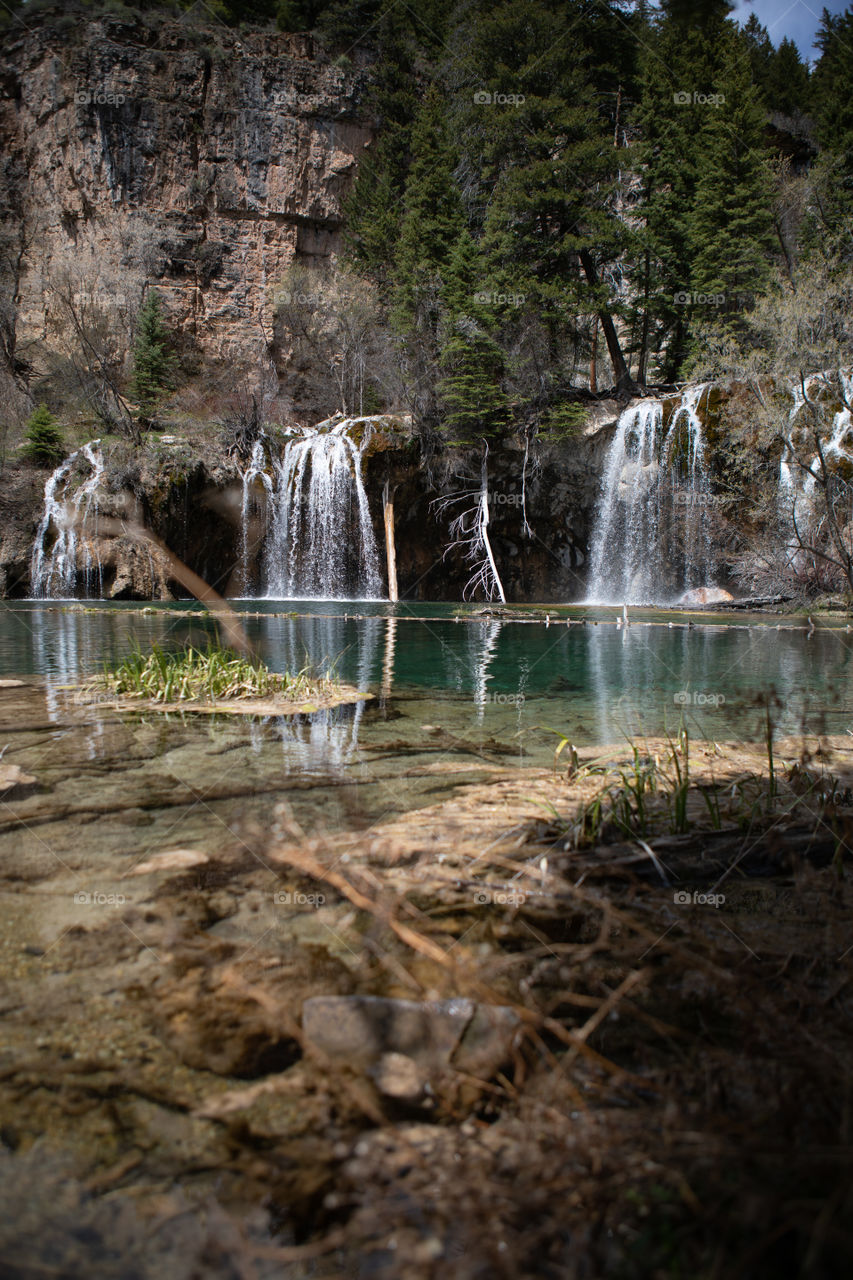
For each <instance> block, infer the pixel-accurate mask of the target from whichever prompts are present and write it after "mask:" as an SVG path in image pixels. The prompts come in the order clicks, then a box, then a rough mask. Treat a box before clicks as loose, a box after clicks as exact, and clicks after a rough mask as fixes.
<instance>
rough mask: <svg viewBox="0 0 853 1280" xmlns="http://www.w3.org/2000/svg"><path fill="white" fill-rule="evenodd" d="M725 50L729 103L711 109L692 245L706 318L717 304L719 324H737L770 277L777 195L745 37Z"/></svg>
mask: <svg viewBox="0 0 853 1280" xmlns="http://www.w3.org/2000/svg"><path fill="white" fill-rule="evenodd" d="M723 53H724V63H723V66H722V68H721V72H720V76H719V79H718V81H717V83H718V85H719V93H720V94H722V96H723V98H724V99H725V101H724V102H723V103H722V104H720V105H719V106H716V107H708V108H707V111H708V115H709V117H710V119H709V123H708V125H707V126H706V128H705V130H704V138H703V140H704V146H703V154H702V171H701V175H700V178H699V182H698V183H697V186H696V199H695V204H694V207H693V210H692V214H691V217H690V220H689V237H688V243H689V247H690V254H691V261H692V271H691V276H690V281H691V285H692V289H693V301H694V305H695V306H696V308H697V311H698V315H699V319H700V321H702V320H707V319H708V318H709V315H710V308H711V307H716V308H717V313H716V314H717V319H720V318H725V320H726V322H727V323H728V324H729V325H730V326H734V327H737V326H738V324H739V322H741V321H742V318H743V312H744V310H745V309H747V308H748V307H750V306H751V305H752V303H753V301H754V298H755V295H756V293H757V291H758V290H759V289H760V288H761V287H762V285H763V284H764V283H765V282H766V280H767V278H768V275H769V272H770V267H771V263H772V249H773V221H772V198H773V193H772V183H771V175H770V169H769V166H768V163H767V158H766V154H765V151H764V122H765V117H766V112H765V109H764V107H763V105H762V102H761V96H760V93H759V91H758V90H757V88H756V87H755V86H754V85H753V84H752V83H751V74H750V69H749V64H748V62H747V61H746V60H745V59H744V57H743V46H742V40H741V38H740V36H739V34H738V33H736V32H734V31H733V30H731V29H729V31H728V32H727V35H726V38H725V41H724V46H723ZM709 299H714V301H713V302H709ZM720 300H722V301H720Z"/></svg>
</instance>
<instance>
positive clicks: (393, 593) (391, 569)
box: [382, 480, 399, 600]
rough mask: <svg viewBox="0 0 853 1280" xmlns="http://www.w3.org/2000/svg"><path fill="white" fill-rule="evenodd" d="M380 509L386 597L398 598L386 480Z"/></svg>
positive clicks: (392, 523)
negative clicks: (386, 576)
mask: <svg viewBox="0 0 853 1280" xmlns="http://www.w3.org/2000/svg"><path fill="white" fill-rule="evenodd" d="M382 511H383V515H384V517H385V555H386V558H387V560H388V599H389V600H398V599H399V596H398V594H397V551H396V548H395V546H394V500H393V498H392V497H391V495H390V494H389V492H388V481H387V480H386V481H385V489H384V491H383V494H382Z"/></svg>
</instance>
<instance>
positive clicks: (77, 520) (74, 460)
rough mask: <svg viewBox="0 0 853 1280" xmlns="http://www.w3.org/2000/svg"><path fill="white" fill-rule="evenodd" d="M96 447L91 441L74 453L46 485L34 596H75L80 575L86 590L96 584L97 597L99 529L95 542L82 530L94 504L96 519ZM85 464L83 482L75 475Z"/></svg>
mask: <svg viewBox="0 0 853 1280" xmlns="http://www.w3.org/2000/svg"><path fill="white" fill-rule="evenodd" d="M98 444H99V441H97V440H93V441H92V442H91V443H90V444H84V445H83V447H82V449H77V450H76V451H75V452H74V453H72V454H71V455H70V457H68V458H66V459H65V461H64V462H62V463H60V465H59V466H58V467H57V468H56V470H55V471H54V472H53V474H52V475H51V476H50V477H49V479H48V481H47V483H46V484H45V486H44V511H43V513H42V518H41V522H40V524H39V527H38V529H37V531H36V536H35V542H34V543H33V550H32V555H31V557H30V578H31V582H32V591H33V595H34V596H37V597H40V598H41V597H67V596H73V595H74V592H75V588H76V586H77V576H78V573H79V572H81V571H82V572H83V574H84V575H85V579H86V584H87V586H93V585H97V594H98V595H100V594H101V585H102V584H101V563H100V559H99V557H98V554H97V530H96V536H95V538H94V540H93V539H92V538H91V537H90V536H88V535H87V534H86V532H85V530H84V529H83V527H84V525H85V523H86V521H87V520H88V518H89V516H90V515H91V514H92V509H93V506H94V508H95V515H97V506H96V504H95V495H96V492H97V489H98V485H99V484H100V482H101V477H102V475H103V471H104V460H103V458H102V456H101V451H100V449H99V448H98ZM83 464H87V465H88V469H89V474H88V476H86V478H85V479H84V480H83V481H82V483H81V482H80V479H79V473H80V469H81V466H82V465H83ZM75 486H76V487H75ZM81 530H83V532H82V536H81ZM93 547H94V552H93ZM95 575H97V583H96V584H95V582H93V579H94V578H95Z"/></svg>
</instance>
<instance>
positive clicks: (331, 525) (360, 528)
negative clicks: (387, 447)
mask: <svg viewBox="0 0 853 1280" xmlns="http://www.w3.org/2000/svg"><path fill="white" fill-rule="evenodd" d="M371 421H372V420H371V419H370V418H343V419H341V420H340V421H338V420H334V419H333V420H332V421H331V422H329V423H320V425H319V426H318V427H304V428H302V429H301V430H300V432H299V434H298V435H297V436H295V437H294V438H292V439H290V440H289V441H288V442H287V444H286V445H285V448H284V452H283V454H282V456H281V458H280V459H274V460H273V463H272V467H273V475H272V477H270V476H269V475H268V474H267V473H266V470H265V463H264V457H263V446H262V443H261V442H259V443H258V444H257V445H256V446H255V451H254V452H253V454H252V460H251V462H250V464H249V467H248V469H247V471H246V472H245V474H244V477H243V511H242V555H243V579H244V583H245V582H247V580H248V576H249V559H250V548H249V535H248V526H249V519H250V515H251V510H252V502H253V493H256V492H257V487H258V484H262V485H263V486H264V488H265V489H266V492H267V505H268V510H269V514H270V519H269V528H268V530H267V535H266V540H265V544H264V551H263V575H262V576H263V580H264V592H265V594H266V595H267V596H268V597H270V598H272V599H277V600H287V599H301V600H311V599H321V600H322V599H362V600H363V599H377V598H380V597H381V593H382V575H381V573H380V568H379V554H378V551H377V547H376V538H375V535H374V532H373V523H372V521H371V518H370V509H369V506H368V502H367V493H366V491H365V488H364V480H363V478H362V454H363V451H364V448H365V445H366V444H367V441H368V439H369V437H370V427H371ZM353 427H360V428H362V438H361V443H357V442H356V440H354V439H353V438H352V436H351V435H349V431H350V430H351V429H352V428H353Z"/></svg>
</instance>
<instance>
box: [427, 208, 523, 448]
mask: <svg viewBox="0 0 853 1280" xmlns="http://www.w3.org/2000/svg"><path fill="white" fill-rule="evenodd" d="M483 278H484V269H483V264H482V261H481V258H480V254H479V252H478V249H477V246H476V244H475V243H474V240H473V238H472V237H471V235H470V233H469V232H468V231H467V230H465V231H463V232H462V233H461V234H460V236H459V238H458V239H457V241H456V243H455V245H454V246H453V250H452V253H451V255H450V258H449V261H448V263H447V266H446V268H445V272H444V287H443V290H442V311H443V315H442V325H441V340H440V353H439V367H440V371H441V378H440V381H439V383H438V395H439V415H440V420H441V429H442V434H443V435H444V436H445V437H446V438H447V440H448V442H449V443H451V444H465V443H469V442H471V441H472V440H474V439H477V438H483V437H488V436H495V435H499V434H500V431H501V429H502V428H503V427H504V426H506V423H507V420H508V418H509V411H508V405H507V398H506V395H505V394H504V391H503V388H502V386H501V380H502V377H503V372H504V355H503V351H502V350H501V347H500V344H499V343H498V342H497V341H496V339H495V337H494V335H493V332H492V329H493V326H494V324H495V309H494V307H493V306H492V305H490V303H491V296H490V295H489V294H488V293H486V294H484V293H483V292H482V282H483Z"/></svg>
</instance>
